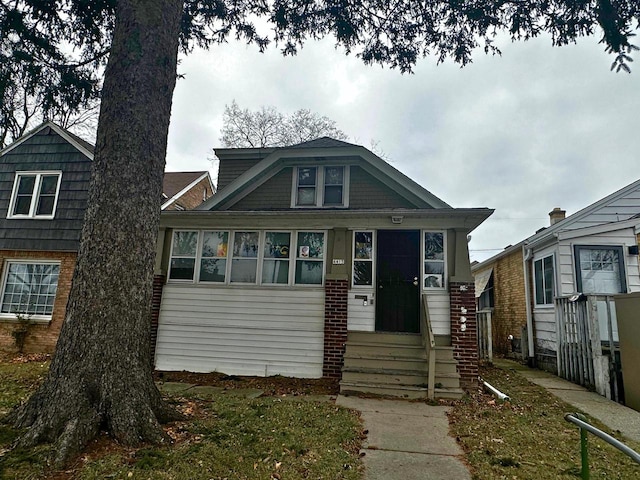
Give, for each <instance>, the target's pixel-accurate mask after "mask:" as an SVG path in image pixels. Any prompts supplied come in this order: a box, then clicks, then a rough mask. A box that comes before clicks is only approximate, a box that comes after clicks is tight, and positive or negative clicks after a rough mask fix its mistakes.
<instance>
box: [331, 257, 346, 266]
mask: <svg viewBox="0 0 640 480" xmlns="http://www.w3.org/2000/svg"><path fill="white" fill-rule="evenodd" d="M333 264H334V265H344V258H334V259H333Z"/></svg>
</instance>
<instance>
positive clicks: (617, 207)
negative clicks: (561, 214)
mask: <svg viewBox="0 0 640 480" xmlns="http://www.w3.org/2000/svg"><path fill="white" fill-rule="evenodd" d="M638 213H640V188H636V189H635V190H632V191H630V192H628V193H627V194H626V195H625V196H624V197H623V198H619V199H617V200H614V201H612V202H611V203H609V204H608V205H605V206H602V207H600V208H599V209H597V210H596V211H594V212H592V213H591V214H590V215H587V216H586V217H584V218H582V219H581V220H580V221H578V222H575V223H573V224H572V225H569V226H567V229H569V230H573V229H576V228H583V227H591V226H594V225H601V224H603V223H610V222H618V221H620V220H628V219H629V218H631V217H633V216H634V215H637V214H638Z"/></svg>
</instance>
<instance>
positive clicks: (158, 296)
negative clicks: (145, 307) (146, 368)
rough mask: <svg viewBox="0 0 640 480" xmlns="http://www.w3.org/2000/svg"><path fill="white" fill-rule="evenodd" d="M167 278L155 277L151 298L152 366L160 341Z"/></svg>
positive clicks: (162, 276)
mask: <svg viewBox="0 0 640 480" xmlns="http://www.w3.org/2000/svg"><path fill="white" fill-rule="evenodd" d="M164 281H165V276H164V275H154V276H153V297H152V298H151V338H150V341H151V365H155V358H156V340H157V339H158V317H159V316H160V302H161V301H162V288H163V287H164Z"/></svg>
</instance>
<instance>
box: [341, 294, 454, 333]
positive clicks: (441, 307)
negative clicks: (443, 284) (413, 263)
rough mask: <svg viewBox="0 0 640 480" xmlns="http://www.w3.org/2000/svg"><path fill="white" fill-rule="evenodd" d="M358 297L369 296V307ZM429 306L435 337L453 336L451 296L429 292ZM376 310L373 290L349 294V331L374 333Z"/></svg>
mask: <svg viewBox="0 0 640 480" xmlns="http://www.w3.org/2000/svg"><path fill="white" fill-rule="evenodd" d="M356 295H358V296H361V295H367V296H368V298H369V299H371V298H373V302H372V301H369V302H368V305H366V306H365V305H363V301H362V299H356V298H355V297H356ZM427 305H428V306H429V318H430V319H431V327H432V329H433V333H434V335H450V334H451V317H450V311H449V310H450V307H449V294H448V293H447V292H427ZM375 315H376V308H375V298H374V296H373V290H371V291H355V290H354V291H351V292H349V304H348V317H347V318H348V320H347V328H348V330H349V331H360V332H373V331H375V329H376V318H375Z"/></svg>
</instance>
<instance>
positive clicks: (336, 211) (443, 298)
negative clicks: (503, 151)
mask: <svg viewBox="0 0 640 480" xmlns="http://www.w3.org/2000/svg"><path fill="white" fill-rule="evenodd" d="M216 155H217V157H218V158H219V159H220V172H219V177H218V178H219V185H218V188H219V190H218V192H217V193H216V195H215V196H213V197H212V198H210V199H209V200H207V201H206V202H204V203H203V204H202V205H201V206H200V207H198V209H196V210H194V211H189V212H166V211H165V212H163V214H162V216H161V227H160V228H161V230H160V235H159V242H158V255H157V266H156V283H155V286H156V290H155V295H154V298H155V300H156V306H155V307H156V309H157V310H156V311H157V312H158V325H157V343H156V350H155V364H156V368H158V369H160V370H189V371H194V372H212V371H219V372H224V373H227V374H244V375H262V376H267V375H278V374H280V375H287V376H295V377H313V378H318V377H322V376H327V377H334V378H335V377H340V376H341V375H343V373H344V375H343V376H342V379H343V389H345V388H347V389H355V390H357V389H358V388H357V385H356V383H358V382H360V383H362V382H365V383H366V382H368V384H369V385H370V386H372V385H373V384H379V385H378V387H379V389H378V391H381V390H380V389H384V387H383V386H380V384H384V383H385V381H383V380H380V379H379V378H378V377H379V375H378V377H376V375H377V374H378V373H380V372H376V371H375V368H374V367H375V366H376V365H378V366H380V365H382V364H383V363H385V362H386V361H387V360H388V358H387V357H385V353H387V354H389V353H390V354H391V355H390V356H392V357H393V356H394V355H393V354H394V352H395V353H396V355H395V357H397V358H396V359H398V358H399V359H400V360H402V357H405V358H404V360H405V361H404V363H401V364H395V365H394V370H395V372H396V373H397V374H398V375H397V376H396V377H394V379H393V380H392V381H390V382H388V383H392V382H395V383H396V384H398V385H399V386H400V387H401V388H405V387H406V389H405V390H404V391H405V393H403V395H407V396H411V395H413V394H417V395H420V392H418V393H416V389H417V390H418V391H419V390H420V388H419V387H417V385H421V384H424V383H426V379H425V376H424V375H423V374H425V373H426V356H425V355H426V354H425V350H426V349H428V348H429V345H431V343H430V338H429V331H428V330H430V331H431V333H433V334H434V344H435V347H434V349H433V350H434V351H435V349H439V350H438V351H439V354H440V357H438V358H439V360H438V362H439V363H438V369H439V371H440V373H441V376H440V377H436V379H435V383H436V384H437V383H440V384H445V383H446V382H447V380H448V379H453V380H455V381H456V382H457V381H458V379H459V378H460V376H461V377H462V379H461V381H462V384H463V386H468V385H471V384H473V382H474V381H475V378H476V377H477V344H476V334H475V308H474V306H475V297H474V293H473V286H474V285H473V277H472V275H471V270H470V264H469V255H468V247H467V235H468V234H469V232H471V231H472V230H473V229H474V228H476V227H477V226H478V225H479V224H480V223H482V222H483V221H484V220H485V219H486V218H487V217H488V216H489V215H490V214H491V213H492V210H489V209H486V208H478V209H473V208H461V209H458V208H452V207H450V206H449V205H447V204H446V203H445V202H443V201H442V200H440V199H439V198H437V197H435V196H434V195H433V194H431V193H430V192H428V191H427V190H425V189H424V188H422V187H421V186H420V185H418V184H416V183H415V182H414V181H412V180H411V179H409V178H408V177H406V176H405V175H403V174H402V173H400V172H399V171H398V170H396V169H395V168H393V167H392V166H390V165H389V164H387V163H386V162H384V161H383V160H381V159H380V158H378V157H377V156H376V155H374V154H373V153H371V152H370V151H369V150H367V149H365V148H364V147H361V146H357V145H352V144H349V143H345V142H341V141H337V140H333V139H330V138H326V137H325V138H321V139H318V140H314V141H310V142H306V143H302V144H299V145H295V146H291V147H285V148H262V149H258V148H256V149H218V150H216ZM424 305H428V306H427V308H426V310H425V308H424ZM427 317H428V318H427ZM427 321H428V322H429V325H430V328H427V327H425V325H427ZM421 332H422V333H423V335H424V337H425V339H426V342H427V347H426V349H425V347H424V346H423V336H421ZM406 344H409V345H406ZM345 347H346V357H345ZM398 352H401V353H398ZM407 352H410V353H407ZM411 352H415V353H416V354H417V356H418V358H411V354H412V353H411ZM447 355H449V357H450V358H446V357H447ZM454 357H455V361H454V359H453V358H454ZM345 358H346V360H345ZM433 358H435V356H434V357H433ZM456 365H457V371H456ZM343 367H344V369H343ZM416 370H417V371H419V372H422V373H419V372H418V373H416ZM433 371H434V370H431V372H433ZM401 374H403V375H404V376H403V375H401ZM436 375H439V373H437V372H436ZM408 377H411V378H408ZM438 379H440V380H438ZM453 380H452V382H453ZM432 383H433V379H432ZM453 383H455V382H453ZM457 385H458V384H457V383H456V385H455V386H457ZM444 386H447V385H444ZM455 386H452V388H455ZM372 388H373V387H372ZM422 390H423V391H424V390H426V389H425V388H422ZM422 393H424V392H422Z"/></svg>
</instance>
